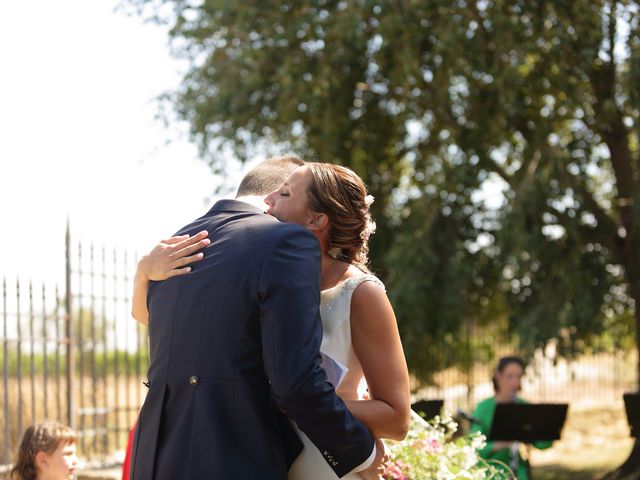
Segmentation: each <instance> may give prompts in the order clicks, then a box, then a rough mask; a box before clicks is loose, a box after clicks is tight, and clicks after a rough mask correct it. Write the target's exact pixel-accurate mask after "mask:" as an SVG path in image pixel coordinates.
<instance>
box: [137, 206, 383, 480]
mask: <svg viewBox="0 0 640 480" xmlns="http://www.w3.org/2000/svg"><path fill="white" fill-rule="evenodd" d="M205 229H206V230H208V231H209V238H211V240H212V244H211V245H210V246H209V247H207V248H206V249H205V257H204V259H203V260H201V261H199V262H197V263H195V264H193V270H192V272H191V273H190V274H188V275H183V276H178V277H174V278H171V279H168V280H165V281H163V282H152V284H151V285H150V287H149V293H148V297H147V303H148V307H149V339H150V347H151V348H150V352H151V364H150V368H149V372H148V380H149V391H148V393H147V397H146V399H145V402H144V405H143V407H142V410H141V412H140V417H139V420H138V426H137V429H136V435H135V439H134V447H133V453H132V461H131V478H132V479H135V480H151V479H159V480H164V479H167V480H168V479H171V480H176V479H218V478H219V479H223V478H224V479H238V480H245V479H246V480H253V479H259V480H270V479H274V480H276V479H277V480H283V479H286V477H287V470H288V467H289V465H290V464H291V462H292V461H293V459H294V458H295V457H296V456H297V455H298V453H299V452H300V449H301V443H300V441H299V440H298V438H297V436H296V435H295V433H294V431H293V429H292V428H291V426H290V425H289V423H288V419H287V418H286V415H285V414H283V413H282V410H285V411H286V412H287V414H288V415H289V416H290V417H291V418H293V419H294V420H295V421H296V423H297V424H298V426H299V427H300V428H301V429H302V430H303V431H304V432H305V433H306V434H307V435H308V436H309V438H310V439H311V440H312V441H313V442H314V443H315V445H316V446H317V447H318V448H319V450H320V451H321V452H323V454H324V455H325V460H327V461H328V463H329V465H330V466H331V467H332V468H333V469H334V471H335V472H336V474H337V475H338V476H343V475H345V474H346V473H348V472H349V471H351V470H352V469H353V468H355V467H357V466H358V465H360V464H361V463H362V462H364V461H365V460H366V459H367V457H368V456H369V455H370V453H371V451H372V449H373V442H374V440H373V438H372V437H371V435H370V434H369V432H368V431H367V429H366V428H365V427H364V425H363V424H362V423H360V422H358V421H357V420H356V419H355V418H353V416H352V415H351V414H350V413H349V411H348V410H347V409H346V407H345V405H344V403H343V402H342V401H341V400H340V399H339V398H338V397H337V396H336V395H335V391H334V389H333V387H332V386H331V385H330V384H329V383H328V382H327V380H326V375H325V373H324V371H323V370H322V368H321V367H320V358H319V353H318V352H319V348H320V342H321V340H322V325H321V323H320V317H319V309H318V305H319V297H320V249H319V246H318V242H317V240H316V239H315V237H314V236H313V235H312V234H311V233H309V232H308V231H306V230H305V229H303V228H302V227H299V226H297V225H293V224H286V223H280V222H278V221H277V220H275V219H274V218H272V217H270V216H268V215H265V214H263V213H262V212H260V211H259V210H258V209H257V208H255V207H253V206H251V205H248V204H245V203H242V202H238V201H235V200H222V201H220V202H217V203H216V204H215V205H214V206H213V208H212V209H211V210H210V211H209V212H208V213H207V214H206V215H204V216H203V217H201V218H199V219H197V220H195V221H194V222H192V223H191V224H189V225H187V226H186V227H184V228H183V229H181V230H180V231H179V232H178V233H179V234H184V233H189V234H191V235H193V234H195V233H197V232H199V231H201V230H205Z"/></svg>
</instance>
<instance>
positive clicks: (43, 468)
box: [10, 422, 78, 480]
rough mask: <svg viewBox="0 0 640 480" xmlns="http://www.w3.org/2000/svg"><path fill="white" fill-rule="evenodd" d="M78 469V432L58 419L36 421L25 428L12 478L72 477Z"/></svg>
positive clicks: (52, 479) (44, 479)
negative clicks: (53, 420) (56, 420)
mask: <svg viewBox="0 0 640 480" xmlns="http://www.w3.org/2000/svg"><path fill="white" fill-rule="evenodd" d="M77 468H78V457H77V455H76V433H75V432H74V431H73V430H72V429H71V428H70V427H68V426H66V425H63V424H61V423H58V422H42V423H34V424H33V425H30V426H29V427H27V429H26V430H25V432H24V434H23V435H22V440H21V441H20V448H19V449H18V455H17V458H16V461H15V464H14V467H13V469H12V470H11V474H10V479H11V480H72V479H73V478H75V474H76V469H77Z"/></svg>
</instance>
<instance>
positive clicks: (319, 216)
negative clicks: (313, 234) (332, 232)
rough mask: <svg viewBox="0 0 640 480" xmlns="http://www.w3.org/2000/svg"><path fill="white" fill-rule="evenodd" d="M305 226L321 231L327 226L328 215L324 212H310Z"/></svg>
mask: <svg viewBox="0 0 640 480" xmlns="http://www.w3.org/2000/svg"><path fill="white" fill-rule="evenodd" d="M307 228H308V229H309V230H314V231H322V230H325V229H327V228H329V216H328V215H327V214H326V213H316V212H311V215H310V216H309V219H308V220H307Z"/></svg>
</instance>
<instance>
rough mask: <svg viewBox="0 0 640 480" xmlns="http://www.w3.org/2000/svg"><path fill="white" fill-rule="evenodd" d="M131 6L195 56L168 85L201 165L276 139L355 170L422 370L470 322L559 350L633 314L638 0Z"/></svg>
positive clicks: (253, 0)
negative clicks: (174, 84)
mask: <svg viewBox="0 0 640 480" xmlns="http://www.w3.org/2000/svg"><path fill="white" fill-rule="evenodd" d="M129 5H131V6H133V7H137V8H138V9H139V10H140V12H141V13H142V14H143V15H145V16H147V17H150V18H153V19H155V20H157V21H160V22H165V23H167V24H168V25H169V26H170V32H171V38H172V46H173V49H174V52H175V53H176V54H177V55H180V56H183V57H185V58H187V59H189V61H190V62H189V63H190V69H189V71H188V73H187V74H186V76H185V78H184V81H183V83H182V85H181V86H180V87H179V88H178V89H177V91H175V92H174V93H173V94H172V95H170V99H171V100H172V102H173V105H174V107H175V111H176V112H177V114H178V116H179V118H181V119H184V120H187V121H188V122H189V124H190V125H191V132H192V134H193V137H194V138H195V139H196V140H197V142H198V144H199V145H200V147H201V149H202V153H203V155H204V156H205V157H206V158H207V159H208V160H209V161H210V163H211V164H212V166H213V167H215V168H220V167H222V165H221V164H220V160H219V158H220V156H219V155H216V152H217V151H218V148H219V147H220V146H221V145H225V144H226V145H232V146H233V147H234V148H235V151H236V153H237V154H238V155H239V156H240V157H241V158H244V157H246V156H247V155H248V154H250V153H251V151H252V150H251V148H252V146H254V145H256V144H261V143H262V144H264V143H278V144H280V145H282V144H285V145H288V146H289V147H291V148H292V149H294V150H296V151H297V152H300V153H302V154H303V155H306V156H307V157H308V158H317V159H319V160H321V161H329V162H336V163H341V164H344V165H348V166H350V167H352V168H353V169H355V170H356V171H357V172H358V173H360V174H361V175H362V176H363V177H364V179H365V180H366V181H367V183H368V185H369V187H370V190H371V192H372V193H373V195H375V196H376V202H375V203H374V214H375V216H376V218H377V220H378V226H379V231H378V234H377V235H376V236H375V240H374V243H373V245H372V253H373V265H374V267H375V269H376V270H382V272H383V275H384V276H385V279H386V281H387V283H388V285H389V289H390V292H391V293H392V295H393V300H394V303H395V306H396V309H397V314H398V317H399V319H400V322H401V328H402V333H403V336H404V341H405V344H406V345H407V352H408V356H409V359H410V361H411V362H412V363H413V364H415V365H425V367H424V368H422V369H421V371H422V373H421V375H422V376H423V377H424V378H426V376H427V375H428V373H429V370H432V369H433V368H437V367H439V366H442V365H435V364H433V365H431V366H430V365H429V362H430V358H429V355H428V345H429V344H431V343H433V342H435V341H442V339H446V338H451V339H453V340H451V342H452V348H454V347H455V345H454V344H455V342H456V341H455V338H456V335H457V332H459V329H460V328H464V325H466V324H467V323H468V322H469V321H474V322H485V323H490V322H492V321H494V322H495V321H496V320H499V319H505V321H506V323H507V327H508V329H509V331H511V332H515V333H519V334H520V339H521V342H522V346H523V348H525V349H527V348H534V347H536V346H540V345H543V344H544V343H545V342H547V341H548V340H549V339H551V338H558V339H561V343H560V346H561V347H562V348H563V351H564V353H571V352H576V351H580V350H581V349H583V348H585V347H586V346H588V344H589V342H590V339H591V338H592V337H593V336H594V335H599V334H601V333H602V331H603V329H604V328H605V327H607V326H610V325H612V324H616V325H617V323H616V322H617V321H618V320H615V321H614V320H612V319H613V318H615V319H624V318H630V317H629V312H634V311H635V321H636V322H638V321H639V319H640V311H638V310H640V309H635V310H634V305H635V302H634V300H635V301H640V258H639V255H640V230H639V226H638V225H639V218H638V217H639V215H638V209H639V208H640V188H639V187H638V185H639V180H640V178H639V177H640V164H639V152H638V141H639V135H638V133H639V129H638V127H639V124H638V122H639V113H640V112H639V105H640V102H639V101H640V90H639V86H640V25H639V20H638V19H639V18H640V12H639V9H640V7H639V3H638V2H635V1H627V0H619V1H608V0H607V1H605V0H570V1H569V0H557V1H542V0H526V1H525V0H510V1H509V0H481V1H467V0H433V1H428V2H425V1H414V0H393V1H382V0H353V1H346V0H343V1H336V0H312V1H308V2H291V1H286V0H285V1H278V2H274V1H269V0H260V1H257V0H245V1H242V2H230V1H221V0H197V1H196V0H172V1H171V0H129ZM490 189H493V190H498V191H499V192H500V193H499V194H498V195H497V198H498V200H499V201H497V202H496V201H493V202H491V201H487V198H488V199H489V200H492V199H494V197H496V196H495V195H494V196H491V195H489V196H487V194H486V192H487V191H488V190H490ZM483 192H484V193H483ZM618 323H619V322H618ZM623 330H624V328H620V329H619V331H623ZM432 363H433V362H432Z"/></svg>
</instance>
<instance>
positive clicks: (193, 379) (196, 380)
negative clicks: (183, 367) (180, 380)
mask: <svg viewBox="0 0 640 480" xmlns="http://www.w3.org/2000/svg"><path fill="white" fill-rule="evenodd" d="M199 383H200V379H199V378H198V377H196V376H195V375H192V376H190V377H189V385H191V386H193V387H195V386H196V385H198V384H199Z"/></svg>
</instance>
